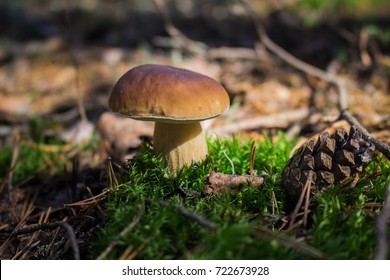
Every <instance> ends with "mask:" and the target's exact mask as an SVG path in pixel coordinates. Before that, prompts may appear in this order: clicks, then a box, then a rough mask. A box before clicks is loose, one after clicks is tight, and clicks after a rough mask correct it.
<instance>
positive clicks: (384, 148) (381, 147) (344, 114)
mask: <svg viewBox="0 0 390 280" xmlns="http://www.w3.org/2000/svg"><path fill="white" fill-rule="evenodd" d="M340 118H342V119H345V120H346V121H347V122H349V123H350V124H352V125H354V126H356V127H358V128H359V129H360V130H361V132H362V136H363V138H364V140H366V141H368V142H371V143H372V144H374V146H375V147H376V148H377V149H378V151H379V152H381V153H382V154H383V155H384V156H385V157H387V159H389V160H390V147H389V146H388V145H386V144H385V143H383V142H382V141H380V140H378V139H376V138H375V137H374V136H372V135H371V134H370V133H369V132H368V131H367V129H365V128H364V127H363V126H362V125H361V124H360V123H359V121H358V120H357V119H356V118H355V117H354V116H353V115H352V114H351V112H350V111H348V110H342V111H341V115H340Z"/></svg>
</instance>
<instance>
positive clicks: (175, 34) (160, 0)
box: [153, 0, 206, 55]
mask: <svg viewBox="0 0 390 280" xmlns="http://www.w3.org/2000/svg"><path fill="white" fill-rule="evenodd" d="M153 2H154V4H155V6H156V7H157V9H158V11H159V13H160V14H161V17H162V20H163V24H164V27H165V30H166V31H167V32H168V34H169V35H170V36H171V37H172V38H173V39H174V40H175V41H176V43H177V44H178V45H179V47H180V48H182V49H183V50H186V51H187V52H189V53H192V54H197V55H199V54H203V53H204V52H205V49H206V48H205V47H204V46H203V44H202V43H200V42H197V41H194V40H191V39H190V38H188V37H187V36H185V35H184V34H183V33H182V32H181V31H180V30H179V29H177V28H176V27H175V25H174V24H173V22H172V20H171V18H170V16H169V11H168V8H167V4H166V2H165V1H164V0H153Z"/></svg>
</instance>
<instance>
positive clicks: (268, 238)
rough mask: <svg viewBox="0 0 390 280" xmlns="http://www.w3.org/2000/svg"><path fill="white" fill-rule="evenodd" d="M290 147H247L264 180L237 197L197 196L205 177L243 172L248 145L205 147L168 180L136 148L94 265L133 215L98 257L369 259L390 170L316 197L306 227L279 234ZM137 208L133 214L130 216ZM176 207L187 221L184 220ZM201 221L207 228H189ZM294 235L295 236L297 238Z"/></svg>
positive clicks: (152, 157)
mask: <svg viewBox="0 0 390 280" xmlns="http://www.w3.org/2000/svg"><path fill="white" fill-rule="evenodd" d="M294 144H295V143H293V142H291V141H289V140H287V139H286V138H285V137H284V136H283V135H282V134H280V135H279V140H278V141H276V142H274V143H273V142H272V141H271V140H269V139H266V140H265V141H263V142H256V143H255V146H256V152H255V156H254V174H257V175H260V174H267V180H266V182H265V184H264V185H262V186H261V187H259V188H253V187H251V186H249V185H243V186H242V187H241V188H240V190H239V191H237V192H225V193H222V194H219V195H211V196H203V195H202V190H203V185H204V181H205V179H206V178H207V176H208V175H209V174H210V171H211V170H214V171H217V172H223V173H226V174H232V173H235V174H238V175H243V174H248V173H249V170H250V152H251V146H252V142H251V141H240V140H239V139H233V140H229V139H226V140H221V139H218V140H215V141H209V152H210V156H209V158H208V159H206V160H205V161H204V162H202V163H197V164H194V165H192V166H191V167H188V168H184V169H183V170H182V171H181V172H179V174H177V176H172V175H171V174H170V173H169V171H168V170H167V169H166V168H165V166H164V163H163V160H162V158H161V157H160V156H158V155H156V154H155V153H154V151H153V150H152V149H151V148H149V147H147V146H144V148H143V151H142V152H141V153H140V154H139V155H138V156H136V157H134V158H133V159H132V160H131V161H129V162H128V170H129V171H128V175H127V176H125V177H124V178H120V180H122V182H125V184H124V187H122V188H120V190H119V191H117V192H115V193H113V194H112V195H111V196H110V198H109V200H108V202H107V203H106V205H105V206H106V213H107V217H109V221H108V222H107V224H106V226H105V227H104V228H103V229H102V231H101V232H100V233H99V234H98V237H97V239H96V240H95V241H94V242H93V243H92V244H91V246H90V249H91V250H90V257H91V258H96V257H98V256H99V255H100V254H101V253H102V252H103V251H104V250H105V249H106V248H107V247H108V246H109V245H110V243H112V240H114V239H115V238H118V236H119V233H120V232H121V231H123V229H124V228H126V227H127V226H128V225H129V224H130V223H132V221H133V220H134V219H135V218H136V217H137V216H138V218H139V221H138V222H137V223H136V225H135V226H134V227H132V229H131V230H130V231H129V232H128V233H127V234H126V235H125V236H123V237H121V238H119V239H118V243H117V244H116V245H115V246H114V247H113V248H112V250H111V251H110V253H108V254H107V255H105V256H104V258H107V259H119V258H136V259H312V258H328V259H369V258H372V256H373V252H374V249H375V227H374V223H375V217H376V215H377V213H378V212H379V210H380V208H379V207H378V205H379V206H380V205H381V203H382V202H383V198H384V197H383V195H384V192H385V188H386V185H387V183H388V181H389V180H390V164H389V163H388V162H385V161H384V160H382V161H380V162H379V160H378V161H377V162H373V163H372V164H371V165H370V166H369V168H368V172H367V174H368V175H367V176H365V177H364V178H361V179H360V180H359V181H358V183H357V185H356V186H355V187H354V188H350V187H337V186H336V187H334V188H332V189H331V190H329V191H328V192H326V193H324V194H321V195H320V196H319V197H318V198H317V200H316V204H315V206H314V207H313V209H312V214H311V215H310V222H309V226H308V227H307V229H306V230H305V232H304V234H303V235H301V236H300V237H302V236H303V237H304V238H298V232H296V231H291V230H290V231H286V230H284V229H283V230H279V228H280V227H281V225H283V223H284V221H285V219H286V217H288V214H290V213H285V212H284V210H285V205H286V203H285V196H284V192H283V190H282V189H281V188H280V174H281V171H282V169H283V167H284V165H285V163H286V162H287V159H288V157H289V152H290V150H291V149H292V147H293V146H294ZM137 208H141V209H142V212H141V214H140V215H139V214H137ZM182 209H185V210H187V211H188V212H190V213H191V215H192V216H191V217H188V216H187V215H186V214H185V213H183V211H182ZM194 217H201V218H202V219H205V220H206V221H207V222H208V223H210V224H212V225H214V226H215V230H210V228H208V227H207V226H204V225H202V224H201V223H199V222H197V220H196V218H194ZM300 234H302V233H301V232H300Z"/></svg>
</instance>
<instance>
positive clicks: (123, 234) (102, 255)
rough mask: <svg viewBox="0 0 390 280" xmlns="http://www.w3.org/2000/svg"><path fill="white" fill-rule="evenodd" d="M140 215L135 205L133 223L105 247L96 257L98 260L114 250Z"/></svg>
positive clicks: (140, 212) (136, 222)
mask: <svg viewBox="0 0 390 280" xmlns="http://www.w3.org/2000/svg"><path fill="white" fill-rule="evenodd" d="M141 214H142V207H141V205H140V204H138V205H137V214H136V215H135V217H134V219H133V221H132V222H131V223H130V224H129V225H128V226H127V227H125V228H124V229H123V230H122V231H121V232H120V233H119V234H118V235H117V236H116V237H115V238H114V239H113V240H112V241H111V242H110V244H109V245H108V246H107V248H106V249H105V250H104V251H103V252H102V253H101V254H100V255H99V256H98V257H97V259H98V260H102V259H104V258H105V257H106V256H107V255H108V253H110V252H111V251H112V249H114V247H115V246H116V245H118V243H119V241H120V240H121V239H122V238H123V237H125V236H126V235H127V234H128V233H129V232H130V231H131V230H132V229H133V228H134V227H135V226H136V225H137V224H138V222H139V221H140V219H141Z"/></svg>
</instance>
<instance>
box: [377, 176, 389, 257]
mask: <svg viewBox="0 0 390 280" xmlns="http://www.w3.org/2000/svg"><path fill="white" fill-rule="evenodd" d="M389 223H390V183H389V185H388V186H387V189H386V194H385V202H384V204H383V208H382V211H381V213H380V214H379V216H378V217H377V219H376V222H375V226H376V239H377V243H376V249H375V255H374V258H375V259H376V260H385V259H386V258H387V255H388V252H389V243H388V231H387V229H388V226H389Z"/></svg>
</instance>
